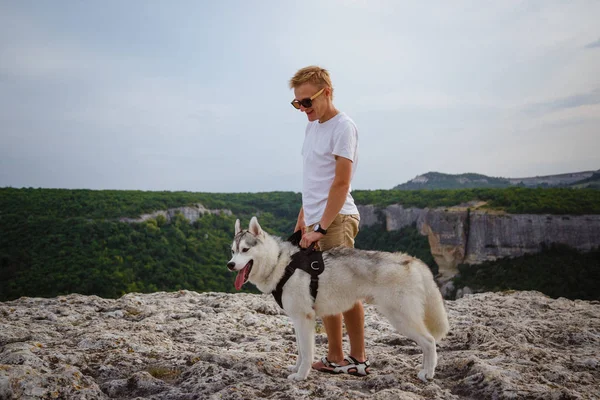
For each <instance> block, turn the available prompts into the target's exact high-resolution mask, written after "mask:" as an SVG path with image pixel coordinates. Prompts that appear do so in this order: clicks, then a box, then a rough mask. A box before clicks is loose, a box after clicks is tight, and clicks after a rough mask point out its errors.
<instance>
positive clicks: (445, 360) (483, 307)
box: [0, 291, 600, 400]
mask: <svg viewBox="0 0 600 400" xmlns="http://www.w3.org/2000/svg"><path fill="white" fill-rule="evenodd" d="M447 308H448V315H449V319H450V326H451V328H450V334H449V336H448V337H447V338H446V339H444V340H442V341H441V342H440V343H439V344H438V349H439V350H438V354H439V362H438V367H437V371H436V376H435V379H434V380H433V381H432V382H429V383H423V382H421V381H420V380H419V379H418V378H417V369H418V366H419V364H420V363H421V360H422V354H421V350H420V348H419V347H418V346H417V345H416V344H415V343H414V342H412V341H411V340H408V339H407V338H405V337H403V336H400V335H399V334H398V333H396V332H395V331H394V329H393V328H392V327H391V325H390V324H389V323H388V321H387V320H386V319H384V318H383V317H381V316H380V315H379V314H378V313H377V312H376V311H375V309H374V308H373V307H372V306H366V308H365V337H366V347H367V352H368V356H369V358H370V360H371V363H372V373H371V375H369V376H367V377H365V378H356V377H352V376H348V375H338V376H334V375H329V374H323V373H318V372H312V373H311V375H309V378H308V380H306V381H303V382H291V381H288V380H287V379H286V376H287V375H288V371H287V370H286V366H288V365H291V364H294V362H295V357H296V344H295V335H294V331H293V328H292V325H291V324H290V321H289V319H288V317H287V316H285V315H283V314H282V313H281V311H280V309H279V308H278V307H277V305H276V303H275V301H274V300H273V298H272V297H271V296H268V295H251V294H224V293H204V294H198V293H195V292H188V291H181V292H176V293H153V294H144V295H141V294H133V293H132V294H128V295H125V296H123V297H122V298H120V299H116V300H109V299H103V298H100V297H96V296H81V295H75V294H74V295H69V296H63V297H58V298H52V299H42V298H21V299H19V300H15V301H11V302H6V303H0V322H1V323H0V399H1V400H13V399H15V400H16V399H74V400H77V399H86V400H97V399H140V400H141V399H152V400H161V399H171V400H191V399H215V400H216V399H224V400H233V399H240V400H241V399H296V400H303V399H335V400H339V399H363V398H372V399H379V400H388V399H389V400H391V399H394V400H395V399H411V400H417V399H428V400H441V399H445V400H459V399H597V398H598V387H600V356H599V351H598V349H599V348H600V336H599V335H598V332H600V304H599V303H598V302H588V301H579V300H577V301H571V300H566V299H564V298H561V299H556V300H554V299H550V298H548V297H546V296H544V295H542V294H540V293H537V292H514V293H482V294H477V295H469V296H466V297H464V298H462V299H460V300H457V301H448V302H447ZM326 340H327V339H326V336H325V335H324V334H323V333H322V328H319V329H318V333H317V337H316V356H318V357H320V356H321V355H323V354H325V353H326V348H327V347H326ZM344 346H345V349H346V351H347V350H348V343H347V342H344Z"/></svg>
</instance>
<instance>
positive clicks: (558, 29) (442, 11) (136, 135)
mask: <svg viewBox="0 0 600 400" xmlns="http://www.w3.org/2000/svg"><path fill="white" fill-rule="evenodd" d="M599 19H600V1H597V0H573V1H563V0H560V1H559V0H531V1H513V0H502V1H461V0H457V1H452V2H448V1H400V0H389V1H387V0H364V1H360V0H354V1H352V0H345V1H342V0H320V1H313V0H305V1H302V2H298V1H287V0H274V1H271V0H245V1H237V0H223V1H202V0H194V1H191V0H189V1H187V0H177V1H159V0H153V1H141V0H132V1H115V0H103V1H86V2H83V1H74V0H71V1H68V0H59V1H52V2H50V1H37V0H36V1H30V0H19V1H9V0H0V187H7V186H10V187H34V188H37V187H42V188H70V189H78V188H87V189H126V190H168V191H180V190H185V191H192V192H269V191H280V190H281V191H295V192H300V191H301V186H302V176H301V175H302V158H301V155H300V150H301V147H302V141H303V139H304V129H305V127H306V123H307V119H306V116H305V115H304V114H303V113H301V112H299V111H297V110H295V109H294V108H293V107H292V106H291V105H290V101H291V100H292V99H293V98H294V94H293V91H292V90H290V89H289V87H288V82H289V79H290V78H291V77H292V76H293V75H294V73H295V72H296V71H297V70H298V69H300V68H302V67H305V66H307V65H319V66H321V67H323V68H326V69H327V70H329V72H330V74H331V78H332V81H333V86H334V89H335V98H334V104H335V105H336V107H337V108H338V109H339V110H341V111H343V112H345V113H346V114H348V115H349V116H350V117H351V118H352V119H354V121H355V122H356V124H357V126H358V134H359V162H358V165H357V170H356V173H355V176H354V180H353V185H352V186H353V189H391V188H392V187H393V186H395V185H398V184H400V183H404V182H406V181H408V180H410V179H412V178H414V177H416V176H417V175H420V174H423V173H426V172H429V171H438V172H444V173H451V174H458V173H466V172H476V173H482V174H485V175H489V176H495V177H510V178H516V177H529V176H540V175H549V174H558V173H565V172H577V171H588V170H597V169H599V168H600V151H599V149H600V23H598V20H599Z"/></svg>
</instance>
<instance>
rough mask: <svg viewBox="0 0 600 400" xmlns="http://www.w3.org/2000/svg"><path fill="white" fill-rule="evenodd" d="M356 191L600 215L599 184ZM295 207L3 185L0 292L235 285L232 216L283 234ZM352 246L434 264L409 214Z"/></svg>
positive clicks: (264, 197) (243, 198) (261, 196)
mask: <svg viewBox="0 0 600 400" xmlns="http://www.w3.org/2000/svg"><path fill="white" fill-rule="evenodd" d="M353 195H354V196H355V199H356V201H357V203H358V204H367V205H381V206H382V207H384V208H385V207H386V206H387V205H390V204H398V203H400V204H405V205H407V207H408V206H413V207H430V208H434V207H447V206H452V205H457V204H464V203H468V202H469V201H471V200H473V199H475V200H478V201H481V202H485V204H486V206H485V210H494V212H495V213H496V212H497V213H499V214H501V213H504V212H514V213H519V212H523V213H532V214H546V213H552V214H556V215H566V214H568V215H581V216H582V218H585V215H587V214H600V191H595V190H584V191H576V190H571V189H525V188H510V189H471V190H453V191H452V190H445V191H443V190H440V191H398V190H387V191H357V192H354V193H353ZM299 207H300V195H299V194H298V193H291V192H272V193H235V194H219V193H215V194H211V193H190V192H140V191H91V190H58V189H13V188H4V189H0V301H4V300H12V299H16V298H19V297H20V296H29V297H38V296H41V297H55V296H57V295H64V294H69V293H81V294H88V295H92V294H95V295H99V296H102V297H108V298H117V297H119V296H121V295H123V294H125V293H129V292H143V293H151V292H156V291H173V290H180V289H187V290H195V291H199V292H203V291H218V292H233V291H234V287H233V283H232V281H231V280H230V279H229V274H228V271H227V269H226V268H225V267H224V266H225V264H226V263H227V260H228V258H229V253H230V250H229V247H230V245H231V239H232V237H233V225H234V222H235V219H236V218H240V219H241V220H242V221H244V222H245V223H247V222H248V221H249V220H250V217H251V216H253V215H257V216H259V218H260V221H261V225H262V226H263V227H264V228H265V229H266V230H267V231H268V232H270V233H272V234H275V235H278V236H281V237H287V236H289V235H290V234H291V231H292V229H293V226H294V224H295V220H296V216H297V213H298V210H299ZM463 208H464V207H463ZM442 212H443V210H441V211H440V213H439V214H440V216H441V215H442ZM465 212H467V210H466V209H465ZM461 216H462V214H461ZM364 217H365V221H367V220H368V219H369V218H368V215H367V214H365V215H364ZM461 218H462V217H461ZM540 218H542V219H543V218H544V217H541V216H540ZM565 218H566V217H565ZM442 219H443V218H442ZM557 219H561V218H557ZM465 221H466V219H465ZM571 221H574V219H571ZM449 226H451V224H449ZM474 226H475V225H474ZM436 229H437V228H436ZM444 236H447V235H446V234H445V233H444ZM490 240H492V241H493V238H490ZM356 245H357V247H360V248H363V249H377V250H387V251H404V252H407V253H409V254H412V255H416V256H418V257H419V258H421V259H423V260H424V261H425V262H427V263H428V265H429V266H430V267H431V268H432V270H434V272H436V271H437V270H438V269H437V265H436V261H434V258H432V250H431V247H430V244H429V242H428V239H427V237H426V236H422V235H421V234H419V232H417V227H416V226H412V223H411V224H408V226H406V227H404V228H403V229H398V230H394V231H389V230H388V228H386V227H385V225H381V224H375V225H373V226H368V225H363V226H361V231H360V233H359V235H358V237H357V241H356ZM576 263H577V264H582V263H581V262H579V260H576ZM585 263H586V262H585V261H584V263H583V264H585ZM246 290H247V291H253V290H254V289H253V288H252V286H248V288H247V289H246ZM570 293H573V292H571V291H564V292H562V295H569V294H570Z"/></svg>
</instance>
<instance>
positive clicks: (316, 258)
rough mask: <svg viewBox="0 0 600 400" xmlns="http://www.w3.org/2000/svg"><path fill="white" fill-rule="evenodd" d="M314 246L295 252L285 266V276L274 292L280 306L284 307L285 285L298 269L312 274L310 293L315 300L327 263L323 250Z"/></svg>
mask: <svg viewBox="0 0 600 400" xmlns="http://www.w3.org/2000/svg"><path fill="white" fill-rule="evenodd" d="M313 247H314V246H313V245H311V246H310V247H309V248H308V249H301V250H300V251H299V252H297V253H295V254H293V255H292V262H290V263H289V264H288V265H287V266H286V267H285V272H284V274H283V277H282V278H281V280H280V281H279V283H278V284H277V287H276V288H275V290H273V292H272V293H273V297H275V301H277V304H279V307H281V308H283V303H282V302H281V295H282V294H283V286H284V285H285V284H286V282H287V281H288V279H290V277H291V276H292V275H294V272H296V270H297V269H301V270H302V271H304V272H306V273H308V274H309V275H310V295H311V296H312V298H313V302H314V301H315V300H316V298H317V291H318V290H319V275H321V272H323V271H324V270H325V264H323V252H322V251H317V250H314V249H313Z"/></svg>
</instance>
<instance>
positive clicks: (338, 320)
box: [312, 314, 344, 369]
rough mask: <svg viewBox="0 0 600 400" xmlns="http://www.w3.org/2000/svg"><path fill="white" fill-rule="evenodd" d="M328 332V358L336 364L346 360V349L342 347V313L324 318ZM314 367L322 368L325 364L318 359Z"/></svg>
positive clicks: (326, 331)
mask: <svg viewBox="0 0 600 400" xmlns="http://www.w3.org/2000/svg"><path fill="white" fill-rule="evenodd" d="M322 320H323V325H324V326H325V333H326V334H327V347H328V349H327V359H328V360H329V361H331V362H334V363H336V364H339V363H341V362H342V361H343V360H344V350H343V348H342V314H337V315H328V316H326V317H323V318H322ZM312 367H313V368H314V369H322V368H324V367H325V366H324V365H323V363H322V362H321V360H318V361H316V362H314V363H313V365H312Z"/></svg>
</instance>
